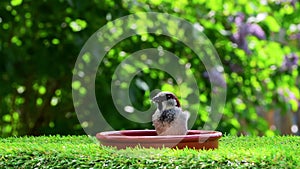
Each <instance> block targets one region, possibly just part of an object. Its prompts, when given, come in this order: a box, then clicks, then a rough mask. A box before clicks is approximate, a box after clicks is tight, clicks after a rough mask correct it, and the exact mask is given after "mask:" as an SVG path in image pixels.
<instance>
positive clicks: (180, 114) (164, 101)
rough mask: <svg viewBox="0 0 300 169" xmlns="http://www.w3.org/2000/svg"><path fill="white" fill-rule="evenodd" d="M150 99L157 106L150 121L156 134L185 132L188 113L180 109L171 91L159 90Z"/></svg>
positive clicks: (184, 133) (180, 133) (182, 133)
mask: <svg viewBox="0 0 300 169" xmlns="http://www.w3.org/2000/svg"><path fill="white" fill-rule="evenodd" d="M151 100H152V102H154V103H155V104H156V106H157V109H156V111H155V112H154V114H153V115H152V123H153V126H154V128H155V130H156V133H157V135H158V136H168V135H186V134H187V131H188V127H187V123H188V119H189V117H190V113H189V112H188V111H182V108H181V106H180V102H179V100H178V98H177V97H176V96H175V95H174V94H173V93H171V92H168V91H163V92H159V93H158V94H156V95H155V96H154V97H153V98H152V99H151Z"/></svg>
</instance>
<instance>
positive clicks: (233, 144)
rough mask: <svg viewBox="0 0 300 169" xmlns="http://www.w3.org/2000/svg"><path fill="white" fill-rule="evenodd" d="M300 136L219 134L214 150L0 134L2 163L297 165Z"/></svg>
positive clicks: (61, 165)
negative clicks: (119, 146)
mask: <svg viewBox="0 0 300 169" xmlns="http://www.w3.org/2000/svg"><path fill="white" fill-rule="evenodd" d="M299 144H300V139H299V138H298V137H295V136H284V137H250V136H248V137H235V136H225V137H223V138H221V140H220V143H219V148H218V149H215V150H209V151H206V150H193V149H183V150H176V149H175V150H174V149H169V148H164V149H143V148H134V149H131V148H128V149H125V150H116V149H114V148H110V147H99V145H97V144H95V143H94V142H92V141H91V140H90V139H89V138H88V137H86V136H68V137H60V136H50V137H45V136H43V137H23V138H6V139H0V165H1V166H2V167H4V168H9V167H13V168H36V167H38V168H103V167H104V168H165V167H166V168H177V167H178V168H299V167H300V161H299V160H300V159H299V158H298V153H299V151H300V148H299Z"/></svg>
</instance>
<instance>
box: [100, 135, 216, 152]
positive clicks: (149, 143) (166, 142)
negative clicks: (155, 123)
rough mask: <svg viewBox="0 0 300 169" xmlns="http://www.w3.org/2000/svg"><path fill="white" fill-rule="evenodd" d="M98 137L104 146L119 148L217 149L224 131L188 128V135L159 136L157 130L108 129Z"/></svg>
mask: <svg viewBox="0 0 300 169" xmlns="http://www.w3.org/2000/svg"><path fill="white" fill-rule="evenodd" d="M96 137H97V139H98V140H99V141H100V143H101V144H102V145H104V146H112V147H116V148H117V149H124V148H126V147H137V146H140V147H144V148H150V147H152V148H163V147H169V148H178V149H183V148H192V149H215V148H218V143H219V142H218V140H219V138H221V137H222V133H221V132H218V131H208V130H188V133H187V135H170V136H157V134H156V131H155V130H121V131H106V132H100V133H97V134H96Z"/></svg>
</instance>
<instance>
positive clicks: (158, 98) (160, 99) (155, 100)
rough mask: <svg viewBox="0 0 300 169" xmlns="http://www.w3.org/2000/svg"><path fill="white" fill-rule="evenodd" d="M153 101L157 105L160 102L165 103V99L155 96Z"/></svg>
mask: <svg viewBox="0 0 300 169" xmlns="http://www.w3.org/2000/svg"><path fill="white" fill-rule="evenodd" d="M151 100H152V101H153V102H155V103H159V102H162V101H163V97H162V96H154V97H153V98H152V99H151Z"/></svg>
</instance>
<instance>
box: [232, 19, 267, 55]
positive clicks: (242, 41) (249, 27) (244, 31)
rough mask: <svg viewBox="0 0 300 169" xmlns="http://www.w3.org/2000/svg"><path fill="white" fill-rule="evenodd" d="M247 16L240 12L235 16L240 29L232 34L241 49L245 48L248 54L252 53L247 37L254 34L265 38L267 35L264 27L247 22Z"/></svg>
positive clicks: (259, 37)
mask: <svg viewBox="0 0 300 169" xmlns="http://www.w3.org/2000/svg"><path fill="white" fill-rule="evenodd" d="M244 20H245V16H244V14H242V13H239V14H238V15H237V16H236V17H235V20H234V22H235V24H236V25H237V26H238V31H237V32H236V33H235V34H233V35H232V36H231V40H232V41H233V42H234V43H236V44H237V45H238V47H239V48H240V49H243V50H244V51H245V52H246V53H247V54H251V51H250V50H249V48H248V42H247V40H246V37H247V36H248V35H252V36H255V37H257V38H258V39H265V38H266V35H265V32H264V31H263V29H262V28H261V27H260V26H259V25H258V24H256V23H246V22H245V21H244Z"/></svg>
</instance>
